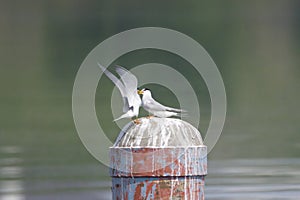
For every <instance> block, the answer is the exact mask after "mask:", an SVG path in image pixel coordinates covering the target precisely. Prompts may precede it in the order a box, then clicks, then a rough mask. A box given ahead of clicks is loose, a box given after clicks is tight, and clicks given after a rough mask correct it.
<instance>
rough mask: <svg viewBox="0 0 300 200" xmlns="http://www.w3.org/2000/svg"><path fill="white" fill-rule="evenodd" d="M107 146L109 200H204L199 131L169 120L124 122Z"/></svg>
mask: <svg viewBox="0 0 300 200" xmlns="http://www.w3.org/2000/svg"><path fill="white" fill-rule="evenodd" d="M121 134H122V137H121V138H119V140H117V143H116V144H115V145H114V146H113V147H111V148H110V175H111V177H112V196H113V199H114V200H132V199H135V200H139V199H185V200H196V199H197V200H198V199H204V177H205V175H206V174H207V148H206V146H205V145H203V140H202V137H201V135H200V132H199V131H198V130H197V129H196V128H195V127H193V126H192V125H191V124H189V123H187V122H185V121H182V120H180V119H174V118H155V117H154V118H150V119H147V118H142V119H141V124H138V125H135V124H128V125H127V126H126V128H125V130H122V132H121Z"/></svg>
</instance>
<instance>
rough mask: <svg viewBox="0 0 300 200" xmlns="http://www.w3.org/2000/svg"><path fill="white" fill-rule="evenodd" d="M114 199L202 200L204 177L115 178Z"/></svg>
mask: <svg viewBox="0 0 300 200" xmlns="http://www.w3.org/2000/svg"><path fill="white" fill-rule="evenodd" d="M112 192H113V199H116V200H133V199H134V200H144V199H155V200H169V199H173V200H175V199H178V200H183V199H185V200H195V199H197V200H202V199H204V178H203V176H199V177H197V176H191V177H163V178H162V177H138V178H123V177H120V178H113V186H112Z"/></svg>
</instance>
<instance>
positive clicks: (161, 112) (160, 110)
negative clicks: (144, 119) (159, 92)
mask: <svg viewBox="0 0 300 200" xmlns="http://www.w3.org/2000/svg"><path fill="white" fill-rule="evenodd" d="M138 94H142V95H143V97H142V106H143V108H144V109H145V110H146V111H148V112H149V113H151V114H152V115H154V116H156V117H162V118H165V117H171V116H180V115H181V113H182V112H185V111H184V110H181V109H176V108H171V107H167V106H164V105H162V104H160V103H158V102H157V101H155V100H154V99H153V98H152V94H151V91H150V90H149V89H147V88H144V89H142V90H139V91H138Z"/></svg>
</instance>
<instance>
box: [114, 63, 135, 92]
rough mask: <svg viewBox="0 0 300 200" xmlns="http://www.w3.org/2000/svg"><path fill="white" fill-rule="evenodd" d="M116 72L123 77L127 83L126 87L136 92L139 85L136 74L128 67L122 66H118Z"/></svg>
mask: <svg viewBox="0 0 300 200" xmlns="http://www.w3.org/2000/svg"><path fill="white" fill-rule="evenodd" d="M116 72H117V73H118V74H119V76H120V77H121V79H122V81H123V83H124V85H125V88H126V89H127V90H128V92H132V91H134V92H136V90H137V86H138V80H137V78H136V77H135V75H133V74H132V73H131V72H130V71H128V70H127V69H125V68H123V67H121V66H116Z"/></svg>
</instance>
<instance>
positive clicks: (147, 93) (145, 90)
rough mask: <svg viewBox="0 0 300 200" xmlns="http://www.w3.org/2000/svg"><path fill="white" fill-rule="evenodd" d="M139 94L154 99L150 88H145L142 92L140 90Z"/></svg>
mask: <svg viewBox="0 0 300 200" xmlns="http://www.w3.org/2000/svg"><path fill="white" fill-rule="evenodd" d="M138 94H142V95H143V96H149V97H152V95H151V91H150V90H149V89H148V88H143V89H141V90H138Z"/></svg>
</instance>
